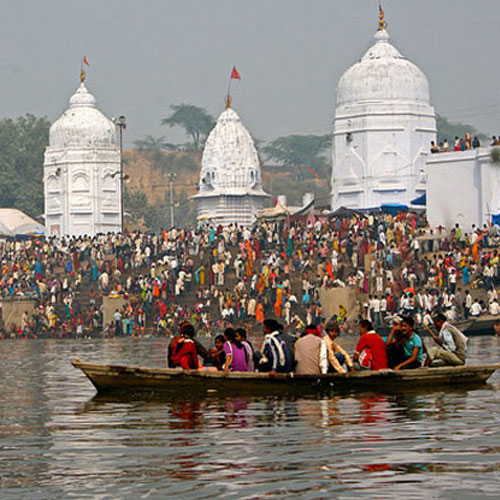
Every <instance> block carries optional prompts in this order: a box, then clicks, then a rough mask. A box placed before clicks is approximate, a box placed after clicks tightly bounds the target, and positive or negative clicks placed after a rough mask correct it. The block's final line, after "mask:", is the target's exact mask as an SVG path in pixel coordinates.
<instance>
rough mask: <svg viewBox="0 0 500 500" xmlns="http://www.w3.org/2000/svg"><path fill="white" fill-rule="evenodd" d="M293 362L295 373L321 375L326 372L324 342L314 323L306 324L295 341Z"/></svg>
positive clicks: (326, 361)
mask: <svg viewBox="0 0 500 500" xmlns="http://www.w3.org/2000/svg"><path fill="white" fill-rule="evenodd" d="M295 362H296V365H295V373H296V374H297V375H321V374H325V373H326V372H327V370H328V360H327V349H326V343H325V342H323V340H322V338H321V333H320V332H319V330H318V328H317V327H316V326H315V325H309V326H307V327H306V329H305V331H304V333H303V334H302V335H301V336H300V338H299V340H297V342H295Z"/></svg>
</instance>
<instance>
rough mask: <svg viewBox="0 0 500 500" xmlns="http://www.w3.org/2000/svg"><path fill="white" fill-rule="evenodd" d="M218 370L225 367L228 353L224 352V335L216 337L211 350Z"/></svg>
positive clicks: (210, 352)
mask: <svg viewBox="0 0 500 500" xmlns="http://www.w3.org/2000/svg"><path fill="white" fill-rule="evenodd" d="M208 352H209V354H210V356H211V357H212V359H213V361H214V363H213V365H212V366H215V367H216V368H217V370H222V369H223V368H224V363H225V361H226V353H225V352H224V335H217V337H215V339H214V348H213V349H210V350H209V351H208Z"/></svg>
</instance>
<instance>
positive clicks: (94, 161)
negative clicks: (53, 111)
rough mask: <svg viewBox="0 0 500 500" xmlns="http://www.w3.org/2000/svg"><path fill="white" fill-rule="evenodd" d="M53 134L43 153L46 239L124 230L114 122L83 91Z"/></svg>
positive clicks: (73, 100) (52, 130)
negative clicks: (122, 228) (122, 226)
mask: <svg viewBox="0 0 500 500" xmlns="http://www.w3.org/2000/svg"><path fill="white" fill-rule="evenodd" d="M84 80H85V78H84V74H83V72H82V77H81V83H80V87H79V88H78V89H77V91H76V92H75V93H74V94H73V96H72V97H71V99H70V100H69V108H68V109H67V110H66V111H65V112H64V113H63V114H62V115H61V117H60V118H59V119H58V120H56V121H55V122H54V124H53V125H52V127H51V128H50V138H49V146H48V148H47V149H46V151H45V161H44V191H45V225H46V234H47V235H48V236H64V235H74V236H79V235H85V234H86V235H90V236H93V235H95V234H98V233H107V232H119V231H120V230H121V217H122V215H121V191H120V182H121V172H120V149H119V144H118V139H117V135H116V128H115V125H114V124H113V122H112V121H111V120H110V119H109V118H107V117H106V116H105V115H104V114H103V113H102V112H101V111H99V109H98V108H97V106H96V100H95V98H94V96H93V95H92V94H91V93H90V92H89V91H88V90H87V87H86V86H85V81H84Z"/></svg>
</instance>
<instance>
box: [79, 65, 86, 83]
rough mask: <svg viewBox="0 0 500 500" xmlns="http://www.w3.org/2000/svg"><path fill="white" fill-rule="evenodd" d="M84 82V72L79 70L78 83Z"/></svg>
mask: <svg viewBox="0 0 500 500" xmlns="http://www.w3.org/2000/svg"><path fill="white" fill-rule="evenodd" d="M84 81H85V70H84V69H83V68H82V69H81V70H80V82H81V83H83V82H84Z"/></svg>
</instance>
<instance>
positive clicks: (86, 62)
mask: <svg viewBox="0 0 500 500" xmlns="http://www.w3.org/2000/svg"><path fill="white" fill-rule="evenodd" d="M83 62H84V63H85V64H86V65H87V66H90V63H89V60H88V59H87V56H83Z"/></svg>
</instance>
